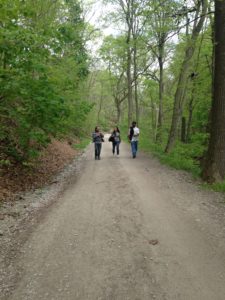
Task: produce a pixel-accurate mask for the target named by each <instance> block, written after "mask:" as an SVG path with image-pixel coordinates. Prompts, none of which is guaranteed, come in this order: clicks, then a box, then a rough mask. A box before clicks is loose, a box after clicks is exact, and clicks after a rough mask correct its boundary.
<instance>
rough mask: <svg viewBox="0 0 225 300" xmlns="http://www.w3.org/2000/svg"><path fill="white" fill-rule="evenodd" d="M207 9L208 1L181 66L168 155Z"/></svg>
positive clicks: (205, 0) (174, 138)
mask: <svg viewBox="0 0 225 300" xmlns="http://www.w3.org/2000/svg"><path fill="white" fill-rule="evenodd" d="M207 8H208V2H207V0H202V11H201V16H200V19H199V21H198V23H196V24H195V25H194V28H193V31H192V36H191V38H190V40H189V41H188V44H187V48H186V51H185V57H184V60H183V63H182V66H181V71H180V76H179V80H178V85H177V90H176V93H175V98H174V107H173V117H172V124H171V128H170V134H169V138H168V142H167V146H166V149H165V152H166V153H169V152H170V151H171V150H172V148H173V147H174V144H175V141H176V136H177V128H178V124H179V122H180V118H181V112H182V108H183V104H184V103H183V102H184V101H183V99H184V95H185V93H186V84H187V80H188V75H189V67H190V61H191V58H192V56H193V54H194V51H195V45H196V41H197V38H198V36H199V33H200V32H201V29H202V26H203V24H204V21H205V17H206V11H207ZM199 11H200V7H198V11H197V12H196V16H198V14H199Z"/></svg>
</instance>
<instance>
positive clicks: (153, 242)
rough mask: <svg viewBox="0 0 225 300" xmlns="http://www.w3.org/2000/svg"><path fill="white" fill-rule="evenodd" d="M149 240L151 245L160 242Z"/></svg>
mask: <svg viewBox="0 0 225 300" xmlns="http://www.w3.org/2000/svg"><path fill="white" fill-rule="evenodd" d="M148 242H149V244H150V245H153V246H155V245H157V244H158V243H159V241H158V240H149V241H148Z"/></svg>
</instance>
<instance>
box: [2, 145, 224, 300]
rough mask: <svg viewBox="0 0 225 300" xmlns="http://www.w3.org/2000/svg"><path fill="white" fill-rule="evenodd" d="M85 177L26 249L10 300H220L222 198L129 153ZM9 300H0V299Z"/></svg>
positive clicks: (88, 162)
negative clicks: (18, 278)
mask: <svg viewBox="0 0 225 300" xmlns="http://www.w3.org/2000/svg"><path fill="white" fill-rule="evenodd" d="M92 147H93V145H90V147H89V148H88V149H87V152H86V158H85V159H84V162H83V171H82V173H81V174H80V177H79V178H78V179H77V180H76V182H75V183H74V184H73V185H71V186H70V187H69V188H68V189H67V190H66V191H65V193H64V194H63V196H62V197H61V199H59V201H58V202H57V203H55V205H54V206H53V207H52V208H51V209H49V212H48V214H46V215H45V217H44V218H43V220H42V222H40V224H39V225H38V226H37V227H36V229H35V230H34V231H33V233H32V234H31V236H30V238H29V239H28V241H27V242H26V244H25V245H24V246H23V248H22V250H21V255H20V257H19V258H18V259H17V262H16V268H17V269H19V270H20V272H21V279H20V280H19V281H18V283H17V286H16V287H15V289H14V292H13V294H12V295H11V296H10V297H9V298H7V299H11V300H38V299H41V300H47V299H48V300H53V299H54V300H72V299H73V300H75V299H77V300H78V299H79V300H89V299H90V300H100V299H102V300H106V299H107V300H114V299H115V300H128V299H130V300H149V299H159V300H161V299H163V300H166V299H168V300H176V299H179V300H186V299H187V300H224V299H225V235H224V233H225V221H224V214H225V208H224V202H223V201H222V200H223V198H222V197H221V196H220V195H217V194H216V193H212V192H209V191H203V190H201V188H199V186H198V185H197V184H196V183H193V182H192V180H191V179H190V177H189V176H188V175H186V174H185V173H183V172H177V171H174V170H170V169H168V168H167V167H165V166H161V165H160V164H159V163H158V162H157V161H156V160H155V159H153V158H151V157H149V156H147V155H145V154H143V153H139V155H138V157H137V159H132V158H131V156H130V149H129V146H128V145H125V144H122V145H121V155H120V157H119V158H117V157H113V156H112V154H111V148H110V144H109V143H105V144H104V145H103V153H102V160H100V161H95V160H94V159H93V149H92ZM2 299H3V298H2Z"/></svg>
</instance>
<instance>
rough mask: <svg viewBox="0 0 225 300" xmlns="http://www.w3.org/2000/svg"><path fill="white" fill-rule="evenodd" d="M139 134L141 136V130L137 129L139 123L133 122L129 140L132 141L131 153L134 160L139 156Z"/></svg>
mask: <svg viewBox="0 0 225 300" xmlns="http://www.w3.org/2000/svg"><path fill="white" fill-rule="evenodd" d="M139 134H140V130H139V128H138V127H137V123H136V122H135V121H133V122H132V125H131V127H130V129H129V133H128V138H129V140H130V144H131V152H132V156H133V158H136V156H137V151H138V138H139Z"/></svg>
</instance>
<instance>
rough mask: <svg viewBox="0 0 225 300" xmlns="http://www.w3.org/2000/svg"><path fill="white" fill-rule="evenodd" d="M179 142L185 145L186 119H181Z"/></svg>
mask: <svg viewBox="0 0 225 300" xmlns="http://www.w3.org/2000/svg"><path fill="white" fill-rule="evenodd" d="M181 142H182V143H186V118H185V117H182V120H181Z"/></svg>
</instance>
